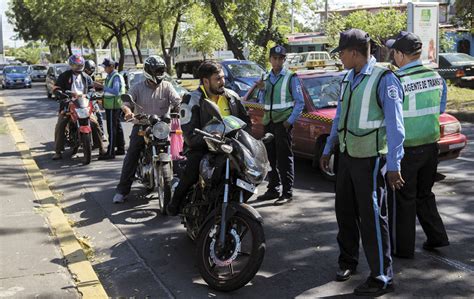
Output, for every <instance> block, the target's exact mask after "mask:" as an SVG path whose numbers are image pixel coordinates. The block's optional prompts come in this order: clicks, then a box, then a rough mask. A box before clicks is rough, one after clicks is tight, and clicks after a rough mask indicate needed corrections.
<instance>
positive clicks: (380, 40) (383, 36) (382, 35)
mask: <svg viewBox="0 0 474 299" xmlns="http://www.w3.org/2000/svg"><path fill="white" fill-rule="evenodd" d="M406 24H407V15H406V13H402V12H399V11H398V10H395V9H384V10H381V11H379V12H378V13H375V14H372V13H369V12H368V11H365V10H364V11H356V12H353V13H351V14H349V15H348V16H346V17H342V16H341V15H339V14H332V15H330V17H329V20H328V22H327V24H326V34H327V35H328V39H329V44H330V46H331V47H335V46H337V44H338V43H339V33H340V32H341V31H344V30H347V29H350V28H358V29H362V30H364V31H366V32H367V33H368V34H369V35H370V37H371V38H372V39H373V40H374V41H375V42H376V43H377V44H378V45H383V44H384V42H385V40H387V39H388V38H390V37H391V36H393V35H395V34H397V33H398V32H400V31H401V30H404V29H406Z"/></svg>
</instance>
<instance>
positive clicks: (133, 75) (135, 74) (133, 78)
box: [120, 70, 188, 97]
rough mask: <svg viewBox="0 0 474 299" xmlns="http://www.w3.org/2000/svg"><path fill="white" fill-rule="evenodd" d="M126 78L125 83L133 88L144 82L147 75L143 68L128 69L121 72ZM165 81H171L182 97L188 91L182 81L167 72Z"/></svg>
mask: <svg viewBox="0 0 474 299" xmlns="http://www.w3.org/2000/svg"><path fill="white" fill-rule="evenodd" d="M120 73H121V74H122V76H123V77H124V79H125V85H126V86H127V90H128V89H130V88H132V86H133V85H135V84H137V83H139V82H142V81H144V80H145V76H144V75H143V70H128V71H122V72H120ZM164 80H165V81H168V82H171V84H172V85H173V87H174V89H175V90H176V92H177V93H178V94H179V96H180V97H182V96H183V95H184V94H186V93H187V92H188V91H187V90H186V88H184V87H182V86H181V85H180V84H181V81H179V80H175V79H173V77H171V76H170V75H169V74H168V73H165V79H164Z"/></svg>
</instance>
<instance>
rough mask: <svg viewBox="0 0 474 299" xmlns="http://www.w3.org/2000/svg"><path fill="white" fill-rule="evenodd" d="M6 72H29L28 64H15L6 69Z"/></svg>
mask: <svg viewBox="0 0 474 299" xmlns="http://www.w3.org/2000/svg"><path fill="white" fill-rule="evenodd" d="M4 71H5V73H6V74H26V73H27V72H28V67H27V66H14V67H7V68H5V69H4Z"/></svg>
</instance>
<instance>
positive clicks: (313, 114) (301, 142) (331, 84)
mask: <svg viewBox="0 0 474 299" xmlns="http://www.w3.org/2000/svg"><path fill="white" fill-rule="evenodd" d="M344 74H345V72H336V71H322V70H321V71H317V70H313V71H300V72H297V73H296V76H297V78H298V79H299V80H300V82H301V83H302V85H303V95H304V102H305V107H304V110H303V113H302V115H301V117H300V118H299V119H298V120H297V121H296V123H295V124H294V130H293V132H294V135H293V151H294V153H295V155H296V156H299V157H303V158H307V159H311V160H312V163H313V166H314V167H318V168H319V158H320V157H321V154H322V151H323V149H324V146H325V145H326V138H327V137H328V136H329V134H330V132H331V126H332V122H333V119H334V117H335V115H336V108H337V103H338V100H339V96H340V83H341V81H342V79H343V76H344ZM258 93H259V90H258V89H257V88H255V85H254V86H252V88H251V89H250V90H249V91H248V93H247V94H246V95H245V96H244V98H243V101H244V105H245V106H246V107H247V109H248V111H249V114H250V116H251V120H252V131H253V135H254V136H255V137H257V138H260V137H261V136H263V125H262V118H263V104H260V103H258ZM439 120H440V126H441V128H440V129H441V139H440V141H439V142H438V143H439V146H440V152H439V159H440V160H447V159H455V158H457V157H458V156H459V154H460V152H461V150H462V149H463V148H464V147H465V146H466V142H467V139H466V136H464V135H463V134H461V124H460V123H459V121H458V120H457V119H456V118H455V117H454V116H452V115H449V114H447V113H444V114H442V115H441V116H440V118H439ZM333 166H334V157H331V163H330V170H329V171H323V170H321V171H322V174H323V176H324V177H325V178H327V179H330V180H333V179H334V178H335V175H334V170H333Z"/></svg>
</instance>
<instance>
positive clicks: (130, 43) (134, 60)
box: [123, 25, 137, 65]
mask: <svg viewBox="0 0 474 299" xmlns="http://www.w3.org/2000/svg"><path fill="white" fill-rule="evenodd" d="M123 29H124V30H125V35H126V36H127V41H128V46H129V47H130V51H131V52H132V56H133V62H134V63H135V65H137V56H136V55H135V51H134V50H133V46H132V41H131V40H130V35H129V34H128V31H127V27H126V25H123Z"/></svg>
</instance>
